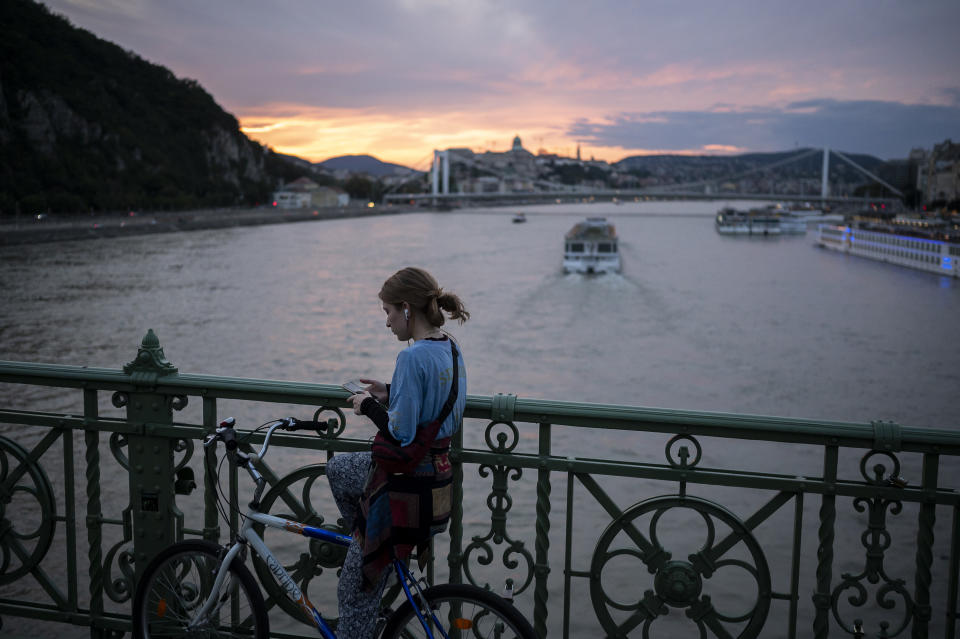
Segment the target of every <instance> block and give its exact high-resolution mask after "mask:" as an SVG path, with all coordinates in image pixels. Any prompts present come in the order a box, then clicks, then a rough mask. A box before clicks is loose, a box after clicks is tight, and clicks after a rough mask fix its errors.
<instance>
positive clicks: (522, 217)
mask: <svg viewBox="0 0 960 639" xmlns="http://www.w3.org/2000/svg"><path fill="white" fill-rule="evenodd" d="M526 221H527V216H526V214H524V213H517V214H516V215H514V216H513V223H514V224H523V223H524V222H526Z"/></svg>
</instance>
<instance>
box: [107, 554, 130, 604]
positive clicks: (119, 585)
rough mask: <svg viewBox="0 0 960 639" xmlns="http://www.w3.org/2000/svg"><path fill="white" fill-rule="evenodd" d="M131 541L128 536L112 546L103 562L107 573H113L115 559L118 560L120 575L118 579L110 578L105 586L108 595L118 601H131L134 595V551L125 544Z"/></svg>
mask: <svg viewBox="0 0 960 639" xmlns="http://www.w3.org/2000/svg"><path fill="white" fill-rule="evenodd" d="M130 543H131V540H130V539H126V538H125V539H123V540H122V541H118V542H117V543H116V544H114V545H113V547H112V548H110V551H109V552H108V553H107V557H106V560H105V561H104V562H103V563H104V569H105V570H106V573H107V575H112V573H113V563H114V561H116V564H117V569H118V570H119V571H120V576H119V577H117V578H116V579H111V578H108V579H107V580H106V583H105V584H104V587H103V590H104V592H106V593H107V596H108V597H110V599H112V600H113V601H115V602H117V603H124V602H126V601H129V600H130V597H132V596H133V584H134V553H133V549H132V548H129V547H127V548H124V546H129V544H130Z"/></svg>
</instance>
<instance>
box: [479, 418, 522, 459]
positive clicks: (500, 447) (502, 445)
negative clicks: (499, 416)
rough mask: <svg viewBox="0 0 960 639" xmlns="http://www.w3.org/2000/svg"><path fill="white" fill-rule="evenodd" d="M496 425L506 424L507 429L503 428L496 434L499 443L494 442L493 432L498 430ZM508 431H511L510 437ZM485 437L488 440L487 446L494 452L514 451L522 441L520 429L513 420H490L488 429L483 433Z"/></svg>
mask: <svg viewBox="0 0 960 639" xmlns="http://www.w3.org/2000/svg"><path fill="white" fill-rule="evenodd" d="M496 426H505V427H506V430H502V431H500V432H498V433H497V434H496V439H497V443H496V444H494V443H493V434H494V432H495V430H496V428H495V427H496ZM507 431H509V432H510V436H509V437H508V435H507ZM483 438H484V440H485V441H486V442H487V447H489V448H490V450H492V451H493V452H495V453H509V452H512V451H513V449H514V448H516V447H517V444H518V443H519V442H520V431H519V430H518V429H517V426H516V425H515V424H514V423H513V422H490V423H489V424H487V429H486V430H485V431H484V433H483ZM508 439H509V443H508Z"/></svg>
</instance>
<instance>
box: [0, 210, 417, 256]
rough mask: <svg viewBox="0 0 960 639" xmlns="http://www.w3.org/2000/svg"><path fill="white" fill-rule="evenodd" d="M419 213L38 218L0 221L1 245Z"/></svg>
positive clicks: (243, 212) (281, 212)
mask: <svg viewBox="0 0 960 639" xmlns="http://www.w3.org/2000/svg"><path fill="white" fill-rule="evenodd" d="M416 210H423V209H418V208H417V207H411V206H393V205H390V206H377V207H374V208H368V207H365V206H347V207H333V208H316V209H313V208H301V209H275V208H267V207H257V208H231V209H198V210H193V211H159V212H154V213H150V212H146V213H144V212H131V213H112V214H109V213H101V214H95V215H88V214H84V213H78V214H74V215H43V216H42V217H38V216H30V217H27V216H23V215H21V216H19V217H4V218H0V247H2V246H17V245H21V244H38V243H43V242H63V241H69V240H92V239H104V238H112V237H126V236H130V235H147V234H151V233H176V232H182V231H198V230H202V229H217V228H229V227H233V226H257V225H261V224H285V223H289V222H307V221H317V220H332V219H338V218H348V217H366V216H373V215H395V214H399V213H409V212H412V211H416Z"/></svg>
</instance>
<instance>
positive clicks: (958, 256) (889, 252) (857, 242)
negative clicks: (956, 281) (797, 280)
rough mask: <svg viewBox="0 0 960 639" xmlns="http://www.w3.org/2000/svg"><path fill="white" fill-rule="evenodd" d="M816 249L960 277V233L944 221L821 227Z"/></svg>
mask: <svg viewBox="0 0 960 639" xmlns="http://www.w3.org/2000/svg"><path fill="white" fill-rule="evenodd" d="M817 246H820V247H822V248H826V249H830V250H833V251H840V252H842V253H848V254H850V255H856V256H859V257H866V258H868V259H872V260H878V261H880V262H888V263H890V264H897V265H899V266H906V267H909V268H913V269H918V270H921V271H926V272H928V273H936V274H937V275H946V276H950V277H957V278H960V231H958V230H957V229H955V228H954V229H949V228H948V227H947V225H946V223H945V222H932V221H926V220H920V219H916V218H909V219H908V218H897V219H895V220H893V221H892V222H864V221H859V222H856V221H855V222H853V223H850V224H820V225H819V226H818V228H817Z"/></svg>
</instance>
